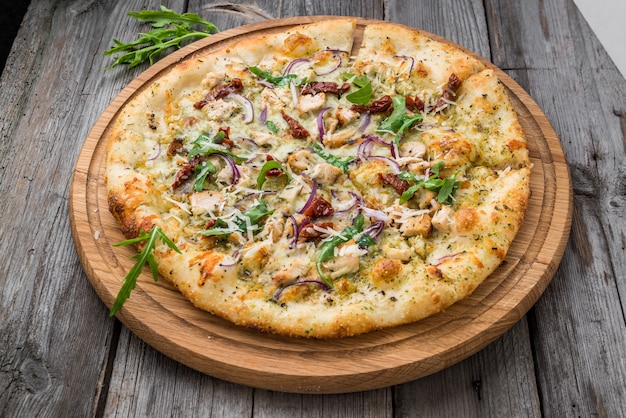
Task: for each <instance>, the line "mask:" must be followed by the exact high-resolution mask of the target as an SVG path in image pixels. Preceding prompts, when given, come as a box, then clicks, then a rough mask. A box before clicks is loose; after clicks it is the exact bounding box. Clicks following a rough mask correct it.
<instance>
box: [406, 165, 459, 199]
mask: <svg viewBox="0 0 626 418" xmlns="http://www.w3.org/2000/svg"><path fill="white" fill-rule="evenodd" d="M444 164H445V163H444V162H443V161H439V162H438V163H437V164H435V165H434V166H433V167H432V168H431V169H430V171H431V173H432V175H431V176H430V177H428V179H426V180H418V179H417V178H416V177H415V175H414V174H412V173H408V172H406V171H403V172H401V173H399V174H398V178H400V179H401V180H408V181H416V182H417V183H416V184H414V185H412V186H411V187H409V188H408V189H407V190H406V191H405V192H404V193H402V196H401V197H400V204H402V203H404V202H406V201H407V200H409V199H411V198H412V197H413V196H414V195H415V192H417V191H418V190H419V189H420V188H422V187H423V188H424V189H426V190H430V191H431V192H435V193H437V201H438V202H439V203H446V204H451V203H452V194H453V193H454V191H455V190H456V189H458V187H459V185H460V184H461V182H459V181H456V176H457V174H458V173H454V174H453V175H451V176H450V177H446V178H443V179H442V178H440V177H439V172H440V171H441V170H442V169H443V167H444Z"/></svg>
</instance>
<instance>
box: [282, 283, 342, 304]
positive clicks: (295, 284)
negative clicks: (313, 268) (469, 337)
mask: <svg viewBox="0 0 626 418" xmlns="http://www.w3.org/2000/svg"><path fill="white" fill-rule="evenodd" d="M305 284H314V285H317V286H319V287H321V288H322V289H323V290H324V291H325V292H328V291H329V290H330V287H328V285H327V284H326V283H324V282H321V281H319V280H302V281H301V282H295V283H291V284H289V285H287V286H285V287H282V288H280V289H279V290H278V291H277V292H276V293H274V296H273V299H274V301H275V302H278V299H280V295H282V294H283V292H284V291H285V290H286V289H289V288H290V287H293V286H302V285H305Z"/></svg>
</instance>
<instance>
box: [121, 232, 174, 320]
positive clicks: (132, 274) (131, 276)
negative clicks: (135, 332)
mask: <svg viewBox="0 0 626 418" xmlns="http://www.w3.org/2000/svg"><path fill="white" fill-rule="evenodd" d="M157 238H158V239H160V240H161V241H163V242H164V243H165V244H166V245H167V246H168V247H170V248H171V249H173V250H174V251H176V252H177V253H179V254H182V253H181V252H180V250H179V249H178V247H176V244H174V243H173V242H172V241H171V240H170V239H169V238H168V237H167V236H165V234H164V233H163V230H162V229H161V227H159V226H156V225H154V226H152V229H151V230H150V232H146V231H143V230H142V231H141V232H140V235H139V236H138V237H137V238H132V239H128V240H125V241H122V242H119V243H117V244H113V246H114V247H120V246H122V245H130V244H136V243H139V242H142V241H146V245H144V247H143V249H142V250H141V252H140V253H137V254H135V255H133V256H132V259H136V260H137V263H136V264H135V265H134V266H133V268H132V269H131V270H130V271H129V272H128V274H127V275H126V277H124V281H123V282H122V287H121V288H120V291H119V293H118V294H117V298H116V299H115V302H114V303H113V306H112V307H111V311H110V312H109V316H113V315H115V313H116V312H117V311H118V310H119V309H120V308H121V307H122V305H123V304H124V302H126V299H128V298H129V297H130V293H131V292H132V290H133V289H134V288H135V286H136V285H137V278H138V277H139V275H140V274H141V270H143V266H144V265H145V264H146V263H148V266H149V267H150V271H151V272H152V278H153V279H154V281H155V282H156V281H157V280H159V271H158V269H157V263H156V260H155V259H154V255H153V254H152V252H153V251H154V248H155V247H156V241H157Z"/></svg>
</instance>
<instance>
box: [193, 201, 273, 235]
mask: <svg viewBox="0 0 626 418" xmlns="http://www.w3.org/2000/svg"><path fill="white" fill-rule="evenodd" d="M272 213H274V210H273V209H272V210H270V209H268V207H267V204H266V203H265V201H264V200H260V201H259V203H258V204H257V205H255V206H253V207H251V208H250V209H248V210H247V211H245V212H243V213H241V214H238V215H235V219H234V220H233V222H232V224H233V225H232V226H231V225H230V224H228V223H227V222H226V221H224V220H223V219H219V218H218V219H217V220H216V222H215V224H214V225H213V227H211V228H210V229H207V230H206V231H202V232H200V234H202V235H205V236H207V237H210V236H223V235H230V234H232V233H234V232H246V231H247V230H248V222H249V224H250V225H251V226H252V227H253V228H252V230H253V231H258V230H260V229H261V226H259V222H260V221H261V219H262V218H263V217H264V216H266V215H271V214H272Z"/></svg>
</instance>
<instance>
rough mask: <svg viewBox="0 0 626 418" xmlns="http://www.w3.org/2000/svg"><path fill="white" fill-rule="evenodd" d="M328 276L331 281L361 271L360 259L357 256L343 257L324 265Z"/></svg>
mask: <svg viewBox="0 0 626 418" xmlns="http://www.w3.org/2000/svg"><path fill="white" fill-rule="evenodd" d="M324 271H325V272H326V276H328V277H329V278H331V279H336V278H338V277H341V276H344V275H346V274H350V273H355V272H357V271H359V257H358V256H356V255H341V256H338V257H335V258H331V259H330V260H328V261H326V262H325V263H324Z"/></svg>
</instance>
